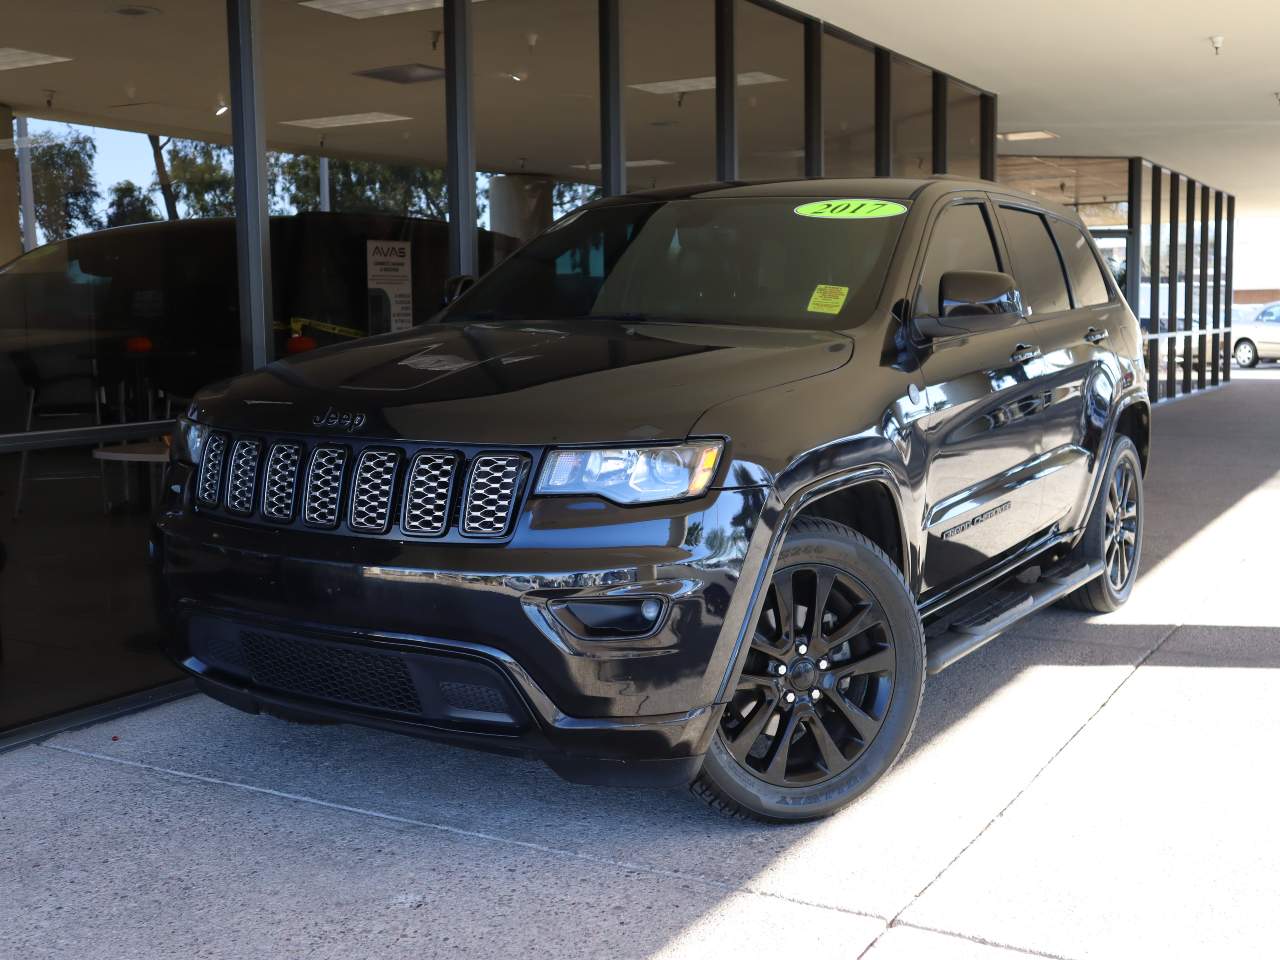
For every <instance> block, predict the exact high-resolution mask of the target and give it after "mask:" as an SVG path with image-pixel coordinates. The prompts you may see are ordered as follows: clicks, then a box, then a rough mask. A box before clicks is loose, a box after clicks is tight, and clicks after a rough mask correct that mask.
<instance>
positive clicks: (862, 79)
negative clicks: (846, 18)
mask: <svg viewBox="0 0 1280 960" xmlns="http://www.w3.org/2000/svg"><path fill="white" fill-rule="evenodd" d="M822 147H823V155H824V172H825V173H826V175H827V176H828V177H873V176H875V173H876V55H875V52H874V51H873V50H872V49H871V48H869V47H864V46H862V45H860V44H857V43H852V42H849V41H847V40H842V39H841V38H839V37H835V36H832V35H830V34H827V35H826V36H824V37H823V38H822Z"/></svg>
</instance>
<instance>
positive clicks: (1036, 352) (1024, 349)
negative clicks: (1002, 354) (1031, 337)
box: [1009, 343, 1042, 363]
mask: <svg viewBox="0 0 1280 960" xmlns="http://www.w3.org/2000/svg"><path fill="white" fill-rule="evenodd" d="M1041 355H1042V354H1041V353H1040V348H1039V347H1035V346H1032V345H1031V344H1029V343H1019V344H1015V345H1014V348H1013V353H1011V354H1010V355H1009V359H1010V360H1011V361H1013V362H1014V363H1026V362H1027V361H1028V360H1034V359H1035V358H1036V357H1039V356H1041Z"/></svg>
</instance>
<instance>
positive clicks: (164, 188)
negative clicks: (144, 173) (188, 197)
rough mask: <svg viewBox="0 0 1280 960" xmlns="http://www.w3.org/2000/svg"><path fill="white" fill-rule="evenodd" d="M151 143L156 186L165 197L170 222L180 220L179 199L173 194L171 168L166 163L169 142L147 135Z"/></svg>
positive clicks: (153, 135)
mask: <svg viewBox="0 0 1280 960" xmlns="http://www.w3.org/2000/svg"><path fill="white" fill-rule="evenodd" d="M147 140H149V141H150V143H151V156H152V157H153V158H154V160H155V164H156V186H157V187H159V188H160V196H162V197H164V209H165V212H166V213H167V214H168V215H169V219H170V220H177V219H178V198H177V196H176V195H175V194H174V192H173V181H172V180H170V179H169V168H168V166H167V165H166V164H165V162H164V148H165V147H166V146H168V145H169V141H168V140H165V141H164V142H163V143H161V142H160V138H159V137H158V136H156V135H155V134H154V133H149V134H147Z"/></svg>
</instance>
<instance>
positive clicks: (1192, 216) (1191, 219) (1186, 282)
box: [1182, 177, 1196, 394]
mask: <svg viewBox="0 0 1280 960" xmlns="http://www.w3.org/2000/svg"><path fill="white" fill-rule="evenodd" d="M1185 246H1186V257H1187V268H1186V270H1185V271H1183V272H1184V274H1185V276H1184V278H1183V281H1182V282H1183V292H1184V296H1183V312H1182V329H1183V330H1185V331H1187V335H1186V336H1185V337H1183V338H1182V392H1183V393H1184V394H1185V393H1190V392H1191V364H1192V362H1193V361H1194V359H1195V356H1194V351H1193V349H1192V344H1191V328H1192V327H1193V326H1195V304H1196V301H1195V296H1196V293H1195V291H1196V286H1195V280H1196V182H1195V181H1194V180H1192V179H1191V178H1190V177H1188V178H1187V231H1186V244H1185Z"/></svg>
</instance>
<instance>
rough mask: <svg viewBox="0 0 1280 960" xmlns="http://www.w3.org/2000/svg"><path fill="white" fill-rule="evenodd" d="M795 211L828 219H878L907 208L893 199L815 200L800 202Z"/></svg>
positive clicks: (899, 212)
mask: <svg viewBox="0 0 1280 960" xmlns="http://www.w3.org/2000/svg"><path fill="white" fill-rule="evenodd" d="M794 212H795V213H796V214H797V215H798V216H801V217H822V218H825V219H828V220H878V219H879V218H881V217H900V216H902V215H903V214H904V213H906V212H907V208H906V206H905V205H903V204H901V203H894V202H893V201H892V200H865V199H863V200H858V199H846V200H813V201H810V202H809V203H802V204H800V206H798V207H796V208H795V211H794Z"/></svg>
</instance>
